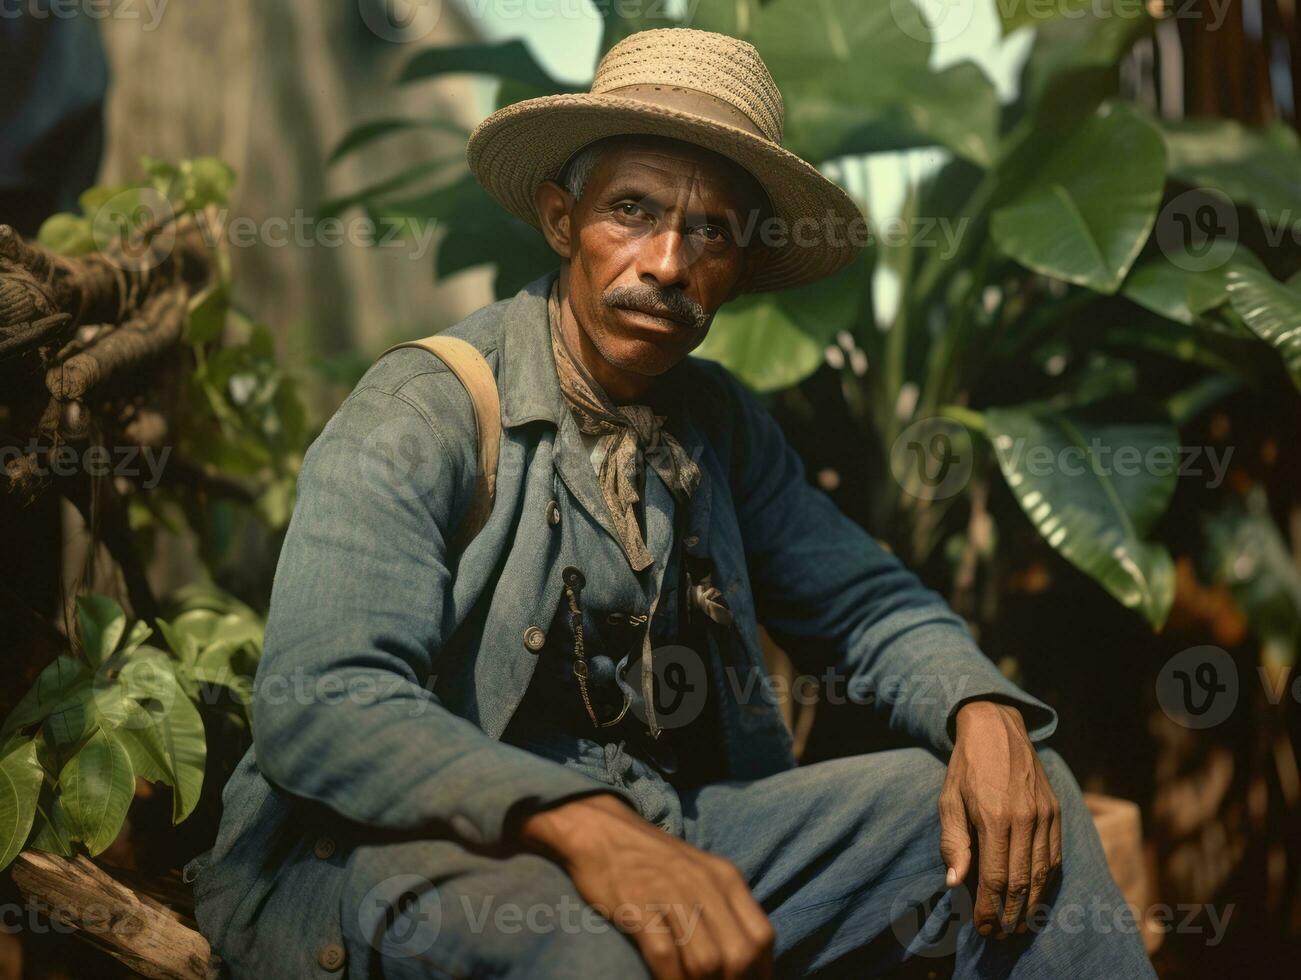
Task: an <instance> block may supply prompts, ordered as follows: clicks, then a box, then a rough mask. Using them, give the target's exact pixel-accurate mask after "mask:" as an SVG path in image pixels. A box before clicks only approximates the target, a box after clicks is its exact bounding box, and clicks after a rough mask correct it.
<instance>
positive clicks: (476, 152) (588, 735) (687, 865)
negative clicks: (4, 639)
mask: <svg viewBox="0 0 1301 980" xmlns="http://www.w3.org/2000/svg"><path fill="white" fill-rule="evenodd" d="M781 107H782V103H781V97H780V93H779V92H778V91H777V89H776V86H775V85H774V84H773V82H772V79H771V77H770V76H769V75H768V72H767V70H766V68H765V67H764V66H763V62H762V61H761V60H760V59H759V57H758V54H757V52H756V51H755V50H754V48H753V47H751V46H750V45H748V44H745V43H743V42H740V41H736V40H734V39H732V38H727V37H724V36H721V35H717V34H708V33H705V32H701V31H693V30H685V29H671V30H662V31H649V32H643V33H640V34H634V35H632V36H631V37H629V38H628V39H626V40H625V41H623V42H621V43H620V44H619V45H616V46H615V47H614V48H612V49H611V51H610V52H609V53H608V54H607V55H606V57H605V58H604V59H603V60H602V63H601V65H600V66H599V68H598V71H597V76H596V81H595V82H594V84H593V87H592V92H590V93H580V94H575V95H565V96H554V97H549V98H545V99H534V100H529V101H527V102H524V103H518V104H516V105H514V106H509V107H507V108H506V109H503V110H501V111H499V112H498V113H495V114H494V115H493V116H490V117H489V118H488V119H487V120H485V121H484V123H483V124H481V125H480V126H479V128H478V129H476V131H475V132H474V134H472V136H471V139H470V144H469V161H470V166H471V170H472V171H473V172H474V173H475V175H476V177H477V178H478V179H479V180H480V181H481V182H482V183H483V184H484V186H485V187H486V188H487V189H488V191H489V192H490V193H491V194H493V196H494V197H495V198H496V199H497V200H499V201H500V202H501V203H502V204H503V206H505V207H507V208H509V209H511V210H512V211H513V212H514V213H517V214H518V215H519V216H520V217H521V218H523V219H524V220H527V221H529V222H530V223H531V224H533V225H534V226H535V227H537V228H539V229H540V231H541V232H542V234H543V235H544V236H545V237H546V240H547V242H548V243H549V245H550V246H551V247H552V248H553V249H554V250H555V252H556V254H557V255H558V257H559V259H560V264H559V269H558V270H556V271H554V272H551V273H548V274H547V275H545V276H542V277H540V278H539V279H537V280H535V281H534V282H532V283H530V284H528V285H527V286H526V287H525V288H523V289H522V290H521V291H520V292H519V293H518V294H517V295H516V296H514V297H512V298H510V299H507V300H502V301H500V302H497V303H494V304H492V305H490V306H488V307H485V308H484V309H482V310H479V311H477V312H475V313H473V314H472V315H471V316H469V317H468V318H466V319H465V320H464V321H462V322H461V323H458V324H456V325H455V326H453V327H452V328H450V329H449V330H448V331H447V333H448V334H450V335H451V336H453V337H457V338H460V339H462V340H464V341H467V342H468V343H470V344H471V345H473V347H474V348H475V349H476V350H477V351H478V352H479V353H480V354H481V355H482V356H483V357H484V358H485V360H486V361H487V363H488V365H489V367H490V368H491V370H492V374H493V376H494V378H495V381H496V386H497V391H498V395H499V400H500V409H501V444H500V450H499V455H498V458H497V461H496V462H497V483H496V494H495V499H494V501H493V505H492V509H491V512H490V514H489V516H488V518H487V521H486V523H484V524H483V525H482V527H481V528H480V529H479V530H478V533H477V534H475V535H473V536H472V537H470V538H469V540H468V543H465V541H464V540H463V539H462V537H461V536H460V534H459V528H460V527H461V523H462V521H463V520H464V519H465V517H466V515H467V513H469V512H470V511H471V509H472V508H473V507H474V506H475V502H476V488H477V486H478V478H479V475H480V473H481V471H482V465H481V461H480V460H478V459H477V451H478V449H477V447H478V438H477V431H476V421H475V418H476V417H475V412H474V406H473V403H472V402H471V399H470V396H469V394H468V393H467V391H466V389H465V388H464V387H463V386H462V384H461V383H460V382H459V381H458V379H457V377H456V376H455V375H454V374H453V373H452V371H451V370H449V368H448V366H447V365H446V364H444V363H443V362H442V361H440V360H439V359H437V358H434V357H431V356H430V355H429V354H428V353H426V352H424V351H421V350H416V349H410V348H403V349H398V350H394V351H392V352H390V353H388V354H386V355H385V356H383V357H381V358H380V359H379V360H378V361H377V362H376V363H375V364H374V365H373V366H372V367H371V369H370V370H369V371H368V372H367V374H366V375H365V377H363V379H362V380H361V382H360V383H359V384H358V385H357V387H356V389H355V390H354V391H353V392H352V393H351V395H350V396H349V397H348V398H347V400H346V401H345V402H344V404H343V405H342V406H341V407H340V409H339V410H338V412H337V413H336V414H335V415H334V416H333V418H332V419H331V420H330V422H329V424H328V425H327V426H326V427H325V430H324V431H323V432H322V433H321V435H320V437H319V438H318V439H317V440H316V442H315V443H314V444H313V445H312V447H311V449H310V451H309V452H308V454H307V458H306V460H305V462H304V466H303V469H302V474H301V477H300V480H299V490H298V501H297V505H296V508H295V512H294V516H293V520H292V523H291V525H290V527H289V530H288V533H287V536H286V539H285V542H284V547H283V551H282V553H281V557H280V561H279V565H278V568H277V572H276V578H275V584H274V590H273V595H272V600H271V611H270V616H269V620H268V624H267V631H266V640H265V648H264V655H263V659H262V661H261V664H260V666H259V668H258V673H257V677H256V681H255V689H254V697H253V702H252V712H253V727H254V744H253V747H252V748H251V749H250V751H249V753H248V755H247V756H246V757H245V758H244V759H243V761H242V762H241V763H240V766H239V767H238V769H237V771H236V772H235V774H234V776H233V777H232V778H231V780H230V781H229V783H228V784H227V786H226V788H225V791H224V794H223V802H224V814H223V818H222V824H221V831H220V834H219V837H218V839H217V841H216V843H215V845H214V847H213V848H212V849H211V850H210V851H208V852H205V854H203V855H201V856H200V857H199V858H196V859H195V860H194V861H192V862H191V863H190V865H187V868H186V875H187V878H189V879H191V880H193V881H194V884H195V897H196V908H197V917H198V921H199V924H200V927H201V929H202V931H203V932H204V934H205V935H206V936H207V937H208V939H209V941H210V942H211V944H212V946H213V949H214V951H215V952H216V953H217V954H218V956H219V957H220V958H221V961H222V962H223V964H224V966H225V968H226V969H227V971H228V972H230V973H232V974H234V975H237V976H250V977H252V976H282V975H284V976H312V975H330V974H333V973H340V972H346V974H347V975H348V976H349V977H355V978H362V977H371V976H384V977H411V978H415V977H449V976H457V977H460V976H474V977H479V976H492V977H589V976H590V977H611V976H613V977H622V978H631V977H644V976H655V977H669V978H676V977H693V978H694V977H767V976H772V975H781V976H804V975H810V974H819V975H850V976H873V975H879V974H882V973H886V972H888V971H890V970H892V969H894V968H896V967H898V966H899V964H900V963H902V962H903V961H904V960H907V959H909V958H915V957H926V956H935V955H941V954H948V953H952V954H953V959H954V964H955V975H957V976H961V977H1045V978H1047V977H1052V978H1056V977H1063V976H1079V977H1107V978H1127V977H1151V976H1153V973H1152V970H1151V967H1150V966H1149V964H1148V961H1147V958H1146V956H1145V954H1144V950H1143V946H1142V943H1141V941H1140V939H1139V937H1138V932H1137V926H1136V924H1135V922H1134V919H1133V915H1132V911H1131V910H1130V909H1129V907H1128V906H1127V905H1125V903H1124V900H1123V899H1122V898H1121V896H1120V895H1119V893H1118V891H1117V888H1116V885H1115V883H1114V881H1113V880H1112V878H1111V876H1110V874H1109V872H1108V869H1107V866H1106V862H1105V859H1104V856H1103V852H1102V848H1101V846H1100V843H1099V840H1098V837H1097V833H1096V831H1095V830H1094V828H1093V825H1092V822H1091V819H1090V817H1089V813H1088V811H1087V809H1086V807H1085V805H1084V803H1083V801H1082V800H1081V797H1080V792H1079V788H1078V786H1077V785H1076V784H1075V782H1074V780H1073V779H1072V777H1071V774H1070V771H1069V770H1068V769H1067V767H1066V766H1065V764H1064V763H1063V762H1062V760H1061V758H1060V757H1059V756H1058V755H1057V754H1056V753H1054V752H1053V751H1052V750H1051V749H1049V748H1047V747H1045V746H1044V745H1043V744H1042V743H1043V741H1044V739H1046V738H1047V737H1048V736H1049V735H1050V734H1051V733H1052V731H1053V729H1054V727H1055V725H1056V715H1055V713H1054V712H1053V710H1052V709H1051V708H1049V707H1048V706H1047V705H1045V704H1043V703H1042V702H1041V701H1039V700H1037V699H1036V698H1034V697H1031V696H1030V695H1028V694H1026V693H1025V692H1024V691H1021V690H1020V689H1019V688H1017V687H1016V686H1015V685H1013V684H1012V683H1010V682H1009V681H1008V680H1007V679H1006V678H1005V677H1003V675H1002V674H1001V673H1000V672H999V671H998V670H997V669H996V668H995V667H994V666H993V665H992V664H991V663H990V661H989V659H988V658H987V657H986V656H985V655H984V654H983V653H982V652H981V651H980V650H979V648H978V647H977V646H976V644H975V642H974V641H973V639H972V637H971V635H970V633H969V632H968V630H967V629H966V626H965V624H964V623H963V621H962V620H961V619H960V618H959V617H958V616H957V615H956V614H954V612H953V611H952V610H950V609H949V608H948V607H947V606H946V604H945V603H944V602H943V600H942V599H941V598H940V597H939V596H938V595H936V594H935V593H934V592H932V591H930V590H928V589H926V588H925V587H924V586H923V585H922V584H921V583H920V582H919V581H918V579H917V578H916V576H915V575H913V574H912V573H911V572H910V571H908V570H907V569H906V568H905V567H903V565H902V564H901V563H900V562H899V561H898V560H897V559H896V558H895V557H894V556H893V555H891V554H890V553H889V552H888V551H887V550H885V549H884V548H883V547H882V546H881V545H880V544H879V543H878V542H877V541H876V540H875V539H873V538H872V537H871V535H869V534H867V533H866V532H865V531H864V530H863V529H862V528H860V527H859V526H858V525H857V524H855V523H854V522H853V521H851V520H849V519H848V518H847V517H845V516H844V515H843V514H842V513H841V512H840V511H838V510H837V508H836V507H835V505H834V504H833V503H832V501H831V500H830V498H828V497H827V496H826V495H825V494H824V493H822V492H821V491H819V490H817V489H816V488H814V487H813V486H811V485H810V483H809V482H808V481H807V479H806V478H805V473H804V470H803V466H802V464H801V462H800V460H799V459H798V457H797V456H796V454H795V453H794V451H793V450H792V449H791V447H790V446H789V445H788V444H787V443H786V441H785V439H784V438H783V436H782V434H781V432H780V430H779V428H778V427H777V424H776V423H775V421H774V420H773V418H772V417H771V415H769V414H768V413H767V412H766V411H765V410H764V409H763V407H762V406H761V405H759V403H758V402H757V401H756V400H755V399H754V398H753V396H751V395H750V394H749V393H748V392H747V391H746V390H745V389H744V388H743V387H742V386H741V385H740V384H739V382H738V381H737V380H736V379H735V378H734V377H733V376H732V375H731V374H730V373H729V372H727V371H726V370H725V369H724V368H722V367H721V366H719V365H717V364H714V363H711V362H708V361H704V360H701V359H698V358H695V357H692V356H691V351H692V350H693V349H694V348H695V347H696V346H697V345H699V343H700V342H701V340H702V339H703V338H704V336H705V334H706V332H707V331H708V330H709V327H710V323H711V321H712V318H713V316H714V314H715V313H716V311H717V310H718V309H719V308H720V307H722V306H723V304H725V303H727V302H729V301H731V300H733V299H735V298H736V297H738V296H740V295H742V294H744V293H747V292H753V291H758V290H772V289H783V288H790V287H792V286H796V285H800V284H804V283H809V282H814V281H816V280H818V279H820V278H823V277H825V276H827V275H830V274H831V273H833V272H835V271H836V270H837V269H840V268H843V267H844V265H845V264H846V263H847V262H849V261H850V260H851V259H852V258H853V256H854V254H855V253H856V251H857V250H858V248H859V247H860V246H861V243H856V242H855V240H854V236H855V228H856V225H855V221H856V220H857V221H861V215H859V214H858V211H857V209H856V207H855V206H854V204H853V203H852V201H851V200H850V199H849V198H848V196H847V195H845V194H844V192H843V191H841V190H840V189H839V188H837V187H836V186H835V185H834V184H832V183H831V182H830V181H828V180H826V179H825V178H823V177H822V176H821V175H820V174H819V173H818V172H817V171H816V170H815V169H814V168H813V167H812V166H810V165H809V164H807V163H806V162H804V161H803V160H800V159H799V158H798V157H796V156H794V155H793V154H790V153H788V152H787V151H785V150H783V149H782V148H781V146H780V139H781V126H782V108H781ZM760 624H763V625H764V626H765V627H766V628H767V629H768V631H769V632H770V633H771V634H772V636H773V637H774V638H775V639H776V640H777V641H778V642H779V643H780V644H781V646H782V647H783V648H784V649H786V650H787V651H788V652H789V653H790V655H791V657H792V659H793V660H794V662H795V663H796V664H797V666H798V667H799V669H800V670H801V671H802V672H804V673H805V674H808V675H811V676H815V677H819V678H823V677H827V678H835V679H837V680H838V681H843V682H844V688H843V690H844V691H848V692H852V693H853V694H854V696H855V697H856V698H857V699H859V700H862V701H863V703H864V704H865V705H868V704H870V705H871V706H872V707H873V708H874V709H876V710H878V711H879V712H881V714H882V716H883V717H884V718H885V719H886V720H887V721H888V723H889V724H890V725H891V726H892V727H893V728H894V729H896V730H897V731H899V732H901V733H903V734H905V735H906V736H908V737H909V739H910V740H911V741H912V742H913V743H915V744H914V747H911V748H905V749H899V750H894V751H887V752H863V751H860V752H859V753H858V754H854V755H849V756H846V757H845V758H842V759H836V760H831V761H826V762H821V763H818V764H815V765H809V766H804V767H800V766H797V765H796V764H795V760H794V759H793V757H792V753H791V735H790V733H789V731H788V730H787V728H786V726H785V724H784V722H783V720H782V717H781V714H780V711H779V705H778V692H777V690H776V689H775V687H774V685H773V684H772V682H771V679H770V678H769V676H768V674H767V672H766V670H765V667H764V658H763V651H762V647H761V645H760V640H759V632H758V630H759V625H760Z"/></svg>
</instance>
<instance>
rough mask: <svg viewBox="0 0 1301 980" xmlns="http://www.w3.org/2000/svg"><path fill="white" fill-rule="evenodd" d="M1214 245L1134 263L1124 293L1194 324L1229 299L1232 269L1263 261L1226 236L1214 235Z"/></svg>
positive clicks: (1156, 309) (1165, 314)
mask: <svg viewBox="0 0 1301 980" xmlns="http://www.w3.org/2000/svg"><path fill="white" fill-rule="evenodd" d="M1211 249H1213V250H1214V251H1212V252H1209V253H1207V254H1206V255H1201V256H1178V255H1177V256H1174V257H1173V259H1172V258H1170V257H1167V256H1165V255H1158V256H1155V257H1153V258H1151V259H1149V260H1148V261H1146V262H1144V263H1142V264H1141V265H1137V266H1135V267H1134V269H1133V271H1132V272H1130V274H1129V276H1128V277H1127V278H1126V279H1125V285H1124V287H1123V288H1122V289H1121V293H1122V294H1123V295H1124V296H1126V297H1127V298H1128V299H1131V300H1133V301H1134V302H1135V303H1137V304H1138V305H1139V306H1142V307H1143V308H1144V309H1148V310H1151V311H1152V312H1153V313H1159V314H1160V315H1161V316H1164V317H1167V318H1169V319H1171V320H1174V321H1176V322H1177V323H1183V324H1189V325H1191V324H1192V323H1193V321H1194V320H1195V319H1196V318H1197V317H1199V316H1201V315H1202V314H1203V313H1206V312H1208V311H1210V310H1213V309H1215V308H1216V307H1217V306H1221V305H1223V304H1224V303H1226V302H1227V301H1228V299H1229V288H1228V279H1227V276H1228V272H1229V270H1230V269H1233V268H1236V267H1238V266H1240V265H1247V266H1259V264H1260V262H1259V260H1258V259H1257V258H1256V257H1255V256H1254V255H1252V254H1251V252H1250V251H1248V250H1247V249H1246V248H1243V247H1242V246H1240V245H1238V244H1237V243H1236V242H1231V241H1229V240H1228V239H1227V238H1218V239H1215V240H1214V241H1213V242H1212V244H1211ZM1215 252H1219V253H1221V254H1220V255H1219V256H1217V255H1215V254H1214V253H1215Z"/></svg>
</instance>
